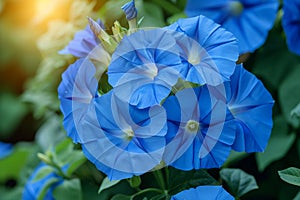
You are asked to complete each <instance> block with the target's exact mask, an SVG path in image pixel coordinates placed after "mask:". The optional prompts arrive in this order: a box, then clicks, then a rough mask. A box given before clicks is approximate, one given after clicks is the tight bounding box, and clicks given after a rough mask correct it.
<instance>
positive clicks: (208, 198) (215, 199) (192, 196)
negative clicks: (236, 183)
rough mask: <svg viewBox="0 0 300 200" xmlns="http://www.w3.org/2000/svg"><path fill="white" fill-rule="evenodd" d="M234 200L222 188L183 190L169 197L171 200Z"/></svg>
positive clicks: (207, 187)
mask: <svg viewBox="0 0 300 200" xmlns="http://www.w3.org/2000/svg"><path fill="white" fill-rule="evenodd" d="M196 199H201V200H234V197H233V196H231V195H230V194H229V193H228V192H227V191H226V190H224V189H223V188H222V186H198V187H196V188H191V189H188V190H184V191H182V192H180V193H178V194H176V195H174V196H172V197H171V200H196Z"/></svg>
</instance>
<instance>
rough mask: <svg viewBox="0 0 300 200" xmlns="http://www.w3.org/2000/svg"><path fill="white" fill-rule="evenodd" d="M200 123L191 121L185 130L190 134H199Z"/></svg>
mask: <svg viewBox="0 0 300 200" xmlns="http://www.w3.org/2000/svg"><path fill="white" fill-rule="evenodd" d="M199 125H200V124H199V122H197V121H195V120H189V121H188V122H187V124H186V126H185V130H186V131H188V132H190V133H197V132H198V130H199Z"/></svg>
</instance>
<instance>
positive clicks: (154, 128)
mask: <svg viewBox="0 0 300 200" xmlns="http://www.w3.org/2000/svg"><path fill="white" fill-rule="evenodd" d="M94 75H95V67H94V66H93V64H92V63H91V62H90V61H89V60H88V59H86V60H84V59H81V60H78V61H77V62H76V63H74V64H73V65H71V66H70V67H69V68H68V69H67V70H66V72H64V74H63V80H62V83H61V84H60V86H59V89H58V93H59V98H60V101H61V110H62V112H63V114H64V127H65V129H66V131H67V133H68V136H70V137H71V138H72V139H73V141H74V142H78V143H81V144H82V149H83V152H84V154H85V156H86V157H87V158H88V159H89V160H90V161H91V162H92V163H94V164H95V165H96V167H97V168H98V169H99V170H101V171H102V172H104V173H106V174H107V176H108V178H109V179H111V180H115V179H124V178H129V177H132V176H133V175H140V174H143V173H145V172H147V171H149V170H151V169H152V168H154V167H155V166H157V165H158V164H159V163H160V162H161V160H162V156H163V152H164V146H165V142H166V141H165V134H166V133H167V125H166V113H165V110H164V108H163V107H161V106H153V107H149V108H146V109H138V108H136V107H135V106H132V105H129V104H128V102H124V101H123V100H121V99H119V98H118V97H117V96H116V95H115V93H114V90H111V91H110V92H109V93H107V94H104V95H103V96H99V95H98V92H97V88H98V82H97V79H96V78H95V77H94Z"/></svg>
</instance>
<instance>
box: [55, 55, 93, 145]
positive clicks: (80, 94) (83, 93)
mask: <svg viewBox="0 0 300 200" xmlns="http://www.w3.org/2000/svg"><path fill="white" fill-rule="evenodd" d="M95 73H96V69H95V67H94V66H93V64H92V63H91V62H90V61H89V60H88V59H79V60H77V61H76V62H75V63H74V64H72V65H70V66H69V68H68V69H67V70H66V71H65V72H64V73H63V75H62V82H61V83H60V85H59V87H58V97H59V99H60V108H61V111H62V113H63V115H64V127H65V129H66V131H67V134H68V136H69V137H71V138H72V139H73V141H74V142H75V143H77V142H80V137H79V136H78V132H77V131H78V130H77V127H76V124H78V123H79V121H80V120H81V118H82V116H84V114H85V113H86V112H87V111H88V109H89V106H90V103H91V101H92V99H93V98H97V97H98V95H97V88H98V81H97V80H96V78H94V75H95Z"/></svg>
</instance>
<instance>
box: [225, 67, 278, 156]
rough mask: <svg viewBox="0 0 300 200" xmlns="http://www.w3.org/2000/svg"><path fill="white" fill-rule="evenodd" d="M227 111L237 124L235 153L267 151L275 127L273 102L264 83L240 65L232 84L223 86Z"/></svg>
mask: <svg viewBox="0 0 300 200" xmlns="http://www.w3.org/2000/svg"><path fill="white" fill-rule="evenodd" d="M224 85H225V88H226V98H227V104H228V109H229V110H230V113H231V114H232V115H233V118H234V121H235V123H236V126H237V128H236V139H235V142H234V144H233V147H232V148H233V149H234V150H236V151H246V152H261V151H264V149H265V147H266V145H267V143H268V139H269V137H270V134H271V129H272V126H273V122H272V107H273V104H274V100H273V99H272V96H271V95H270V93H269V92H268V91H267V90H266V88H265V87H264V85H263V83H262V82H261V81H260V80H258V79H257V78H256V77H255V76H254V75H253V74H251V73H250V72H248V71H247V70H245V69H244V68H243V67H242V65H238V66H237V67H236V70H235V72H234V74H233V75H232V77H231V81H230V82H226V83H224Z"/></svg>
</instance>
